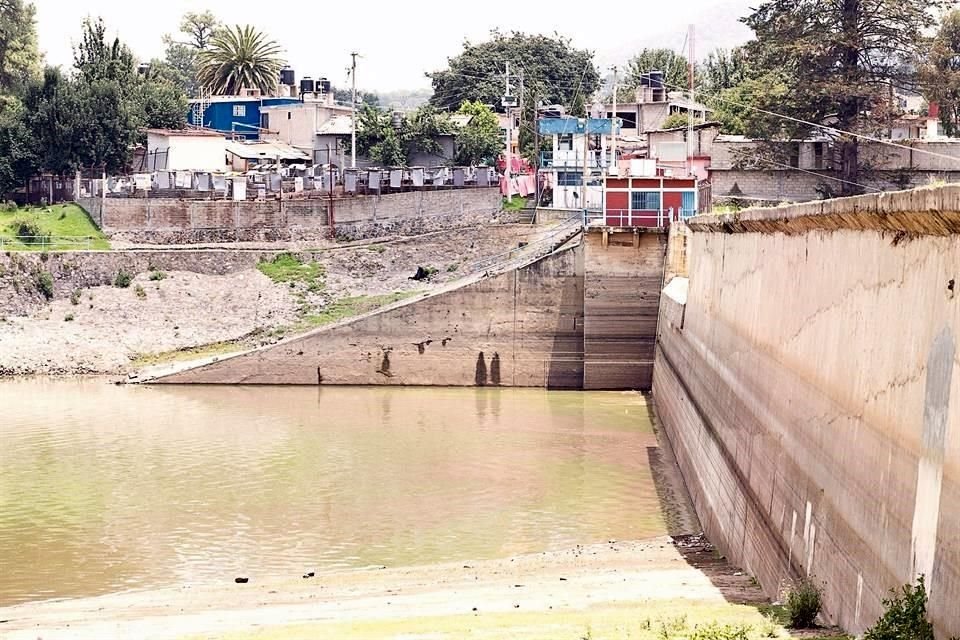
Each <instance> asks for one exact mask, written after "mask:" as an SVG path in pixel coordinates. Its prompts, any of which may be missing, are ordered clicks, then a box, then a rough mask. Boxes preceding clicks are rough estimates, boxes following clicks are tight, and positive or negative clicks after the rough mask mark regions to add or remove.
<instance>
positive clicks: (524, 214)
mask: <svg viewBox="0 0 960 640" xmlns="http://www.w3.org/2000/svg"><path fill="white" fill-rule="evenodd" d="M536 219H537V210H536V209H527V208H524V209H520V212H519V214H518V215H517V222H518V223H519V224H533V223H534V222H535V221H536Z"/></svg>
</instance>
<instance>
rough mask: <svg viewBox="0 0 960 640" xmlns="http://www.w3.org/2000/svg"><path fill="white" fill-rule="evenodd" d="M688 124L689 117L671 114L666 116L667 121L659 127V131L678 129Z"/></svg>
mask: <svg viewBox="0 0 960 640" xmlns="http://www.w3.org/2000/svg"><path fill="white" fill-rule="evenodd" d="M689 124H690V116H689V115H688V114H686V113H673V114H670V115H669V116H667V119H666V120H664V121H663V124H662V125H660V128H661V129H679V128H680V127H686V126H689Z"/></svg>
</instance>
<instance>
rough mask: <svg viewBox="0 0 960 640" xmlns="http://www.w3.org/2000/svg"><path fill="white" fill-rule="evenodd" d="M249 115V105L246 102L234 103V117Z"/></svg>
mask: <svg viewBox="0 0 960 640" xmlns="http://www.w3.org/2000/svg"><path fill="white" fill-rule="evenodd" d="M246 116H247V105H245V104H235V105H233V117H234V118H245V117H246Z"/></svg>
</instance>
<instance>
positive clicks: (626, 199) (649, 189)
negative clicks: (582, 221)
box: [590, 169, 698, 229]
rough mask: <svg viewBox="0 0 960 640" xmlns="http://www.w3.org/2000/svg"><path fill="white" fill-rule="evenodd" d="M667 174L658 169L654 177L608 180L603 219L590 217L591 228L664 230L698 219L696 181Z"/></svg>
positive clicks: (691, 178)
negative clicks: (696, 217)
mask: <svg viewBox="0 0 960 640" xmlns="http://www.w3.org/2000/svg"><path fill="white" fill-rule="evenodd" d="M664 173H665V172H664V170H662V169H659V170H657V172H656V175H652V176H627V177H613V176H611V177H607V178H606V179H605V180H604V187H603V215H602V217H601V216H597V215H592V216H590V225H591V226H605V227H614V228H626V227H646V228H653V229H663V228H666V227H669V226H670V224H671V223H673V222H679V221H683V220H686V219H687V218H690V217H692V216H694V215H696V213H697V210H698V202H697V198H698V193H697V179H696V178H695V177H672V176H667V175H664Z"/></svg>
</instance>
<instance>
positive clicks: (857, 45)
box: [743, 0, 945, 195]
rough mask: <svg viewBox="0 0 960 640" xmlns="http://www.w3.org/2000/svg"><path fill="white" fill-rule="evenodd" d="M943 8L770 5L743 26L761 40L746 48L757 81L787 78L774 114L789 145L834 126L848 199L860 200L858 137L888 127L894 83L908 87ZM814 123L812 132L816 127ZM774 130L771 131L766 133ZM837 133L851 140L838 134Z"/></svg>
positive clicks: (875, 0) (888, 1)
mask: <svg viewBox="0 0 960 640" xmlns="http://www.w3.org/2000/svg"><path fill="white" fill-rule="evenodd" d="M944 4H945V3H944V1H943V0H837V2H830V3H824V2H820V1H819V0H767V1H766V2H764V3H763V4H761V5H760V6H759V7H758V8H757V9H756V10H754V12H753V13H752V14H750V15H749V16H747V17H746V18H743V22H744V23H745V24H747V26H749V27H750V28H751V29H752V30H753V31H754V34H755V35H756V39H755V40H753V41H751V42H749V43H747V44H746V45H745V52H746V55H747V56H748V59H749V60H750V66H751V67H752V69H753V71H752V74H753V77H754V78H755V79H757V78H760V77H763V76H764V75H765V74H780V75H781V77H782V78H783V79H784V84H785V85H786V87H787V88H788V92H787V93H786V95H785V96H784V98H783V100H782V101H781V102H780V103H779V104H778V105H777V106H776V108H775V109H774V110H775V111H776V112H778V113H780V114H783V115H786V116H790V117H791V118H794V120H787V119H783V118H777V117H776V116H768V117H769V118H773V119H775V120H776V121H777V125H778V128H779V131H780V134H781V136H782V137H793V138H797V137H800V138H802V137H807V136H809V135H811V134H812V133H814V132H818V131H819V132H823V131H824V129H822V128H821V127H820V126H819V125H829V126H831V127H833V128H834V130H828V131H831V133H833V135H835V137H836V143H835V144H836V148H837V152H838V153H836V154H835V158H836V159H837V160H838V161H839V167H840V178H841V180H843V182H842V183H841V184H842V185H843V186H842V191H843V194H844V195H850V194H853V193H859V192H860V191H861V188H860V187H859V186H858V185H857V182H858V173H859V171H860V168H861V164H860V157H859V145H858V139H857V138H856V136H854V135H851V133H854V134H858V133H859V134H862V133H869V134H876V133H878V132H880V131H882V129H883V128H884V127H885V120H886V117H885V116H886V113H885V112H884V111H883V107H884V105H886V104H887V103H888V97H887V95H888V91H889V86H890V84H891V83H893V84H894V85H899V86H909V85H910V84H912V83H913V82H914V81H915V74H914V72H913V71H912V69H913V68H915V67H913V65H915V64H916V61H917V60H918V58H919V54H920V51H921V49H922V45H923V42H924V38H923V32H924V30H925V29H926V28H928V27H929V26H930V25H931V24H932V23H933V17H932V11H931V10H932V9H933V10H935V9H938V8H942V7H943V6H944ZM809 123H813V124H809ZM767 128H768V129H772V128H773V126H772V125H768V126H767ZM835 130H839V131H842V132H844V133H840V134H837V133H836V132H835Z"/></svg>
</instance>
